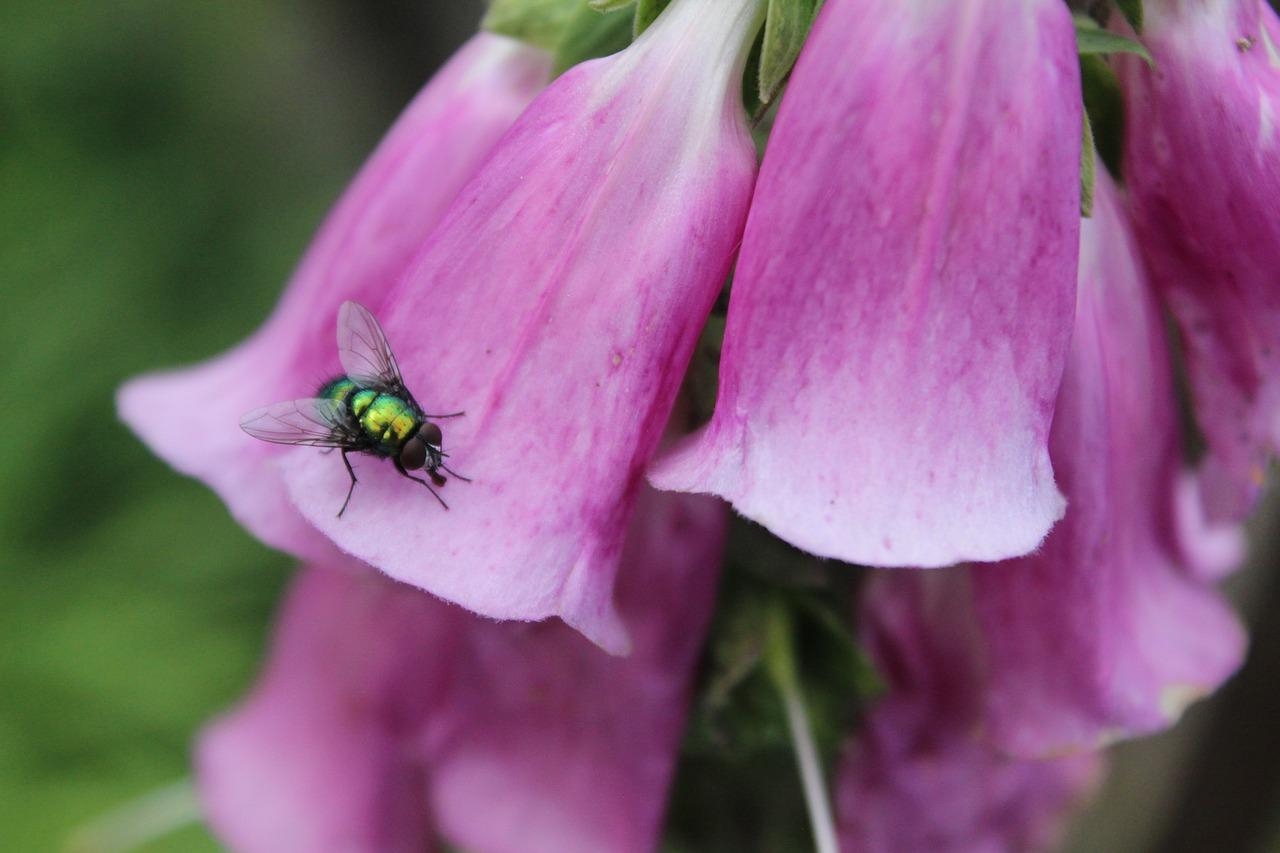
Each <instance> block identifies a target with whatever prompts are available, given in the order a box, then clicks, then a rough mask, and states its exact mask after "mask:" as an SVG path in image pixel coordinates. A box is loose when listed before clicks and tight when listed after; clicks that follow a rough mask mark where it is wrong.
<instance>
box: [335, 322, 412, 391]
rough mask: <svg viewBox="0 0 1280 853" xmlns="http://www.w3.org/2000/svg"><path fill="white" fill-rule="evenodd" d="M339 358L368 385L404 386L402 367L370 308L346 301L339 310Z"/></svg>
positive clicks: (358, 380) (359, 382) (357, 380)
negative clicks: (401, 375) (392, 352)
mask: <svg viewBox="0 0 1280 853" xmlns="http://www.w3.org/2000/svg"><path fill="white" fill-rule="evenodd" d="M338 358H340V359H341V360H342V369H343V370H344V371H346V374H347V376H349V377H351V379H353V380H355V383H356V384H357V385H360V386H361V387H364V388H377V387H386V388H395V389H402V388H404V379H402V378H401V377H400V366H399V365H398V364H396V357H395V356H394V355H392V354H391V346H390V344H388V343H387V336H386V335H384V334H383V333H382V327H381V326H379V325H378V321H377V320H376V319H374V316H373V315H372V314H370V313H369V309H367V308H365V307H364V306H363V305H359V304H357V303H355V302H344V303H342V307H341V308H339V309H338Z"/></svg>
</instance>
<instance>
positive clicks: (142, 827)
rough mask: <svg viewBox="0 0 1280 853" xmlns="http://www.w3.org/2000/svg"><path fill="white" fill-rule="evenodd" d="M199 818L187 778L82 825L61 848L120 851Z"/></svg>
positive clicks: (78, 852) (74, 852)
mask: <svg viewBox="0 0 1280 853" xmlns="http://www.w3.org/2000/svg"><path fill="white" fill-rule="evenodd" d="M200 819H201V812H200V804H199V802H198V801H197V799H196V794H195V789H194V787H193V786H192V784H191V781H190V780H189V779H181V780H179V781H177V782H174V783H172V784H169V785H165V786H164V787H163V788H157V789H155V790H153V791H148V792H147V793H145V794H143V795H142V796H140V797H138V798H136V799H133V800H130V801H128V802H126V803H123V804H122V805H120V806H118V807H116V808H115V809H113V810H112V811H110V812H108V813H107V814H105V815H102V816H101V817H98V818H96V819H95V820H93V821H91V822H89V823H88V824H85V825H84V826H82V827H80V829H78V830H77V831H76V832H75V833H74V834H73V835H72V836H71V838H70V839H68V840H67V844H66V847H65V848H64V849H65V850H66V851H67V853H124V851H128V850H136V849H138V848H139V847H141V846H143V845H144V844H148V843H150V842H152V841H155V840H157V839H159V838H161V837H163V836H166V835H168V834H170V833H172V832H177V831H178V830H179V829H183V828H184V827H186V826H189V825H191V824H193V823H197V822H199V821H200Z"/></svg>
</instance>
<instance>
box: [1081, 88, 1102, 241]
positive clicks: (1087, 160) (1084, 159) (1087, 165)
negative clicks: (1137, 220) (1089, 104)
mask: <svg viewBox="0 0 1280 853" xmlns="http://www.w3.org/2000/svg"><path fill="white" fill-rule="evenodd" d="M1082 118H1083V119H1084V121H1083V123H1082V125H1081V127H1082V130H1083V132H1084V139H1083V140H1081V144H1080V215H1081V216H1084V217H1086V218H1087V217H1090V216H1093V184H1094V181H1096V180H1097V177H1098V176H1097V172H1096V169H1097V167H1096V165H1095V163H1096V160H1095V158H1094V148H1093V128H1092V127H1091V126H1090V124H1089V113H1088V111H1084V112H1082Z"/></svg>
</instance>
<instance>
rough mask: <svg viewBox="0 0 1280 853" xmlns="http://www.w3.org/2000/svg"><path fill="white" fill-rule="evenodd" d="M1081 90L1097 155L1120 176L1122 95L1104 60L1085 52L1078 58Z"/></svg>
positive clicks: (1122, 128)
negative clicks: (1084, 54)
mask: <svg viewBox="0 0 1280 853" xmlns="http://www.w3.org/2000/svg"><path fill="white" fill-rule="evenodd" d="M1080 89H1081V91H1082V92H1083V93H1084V107H1085V109H1086V110H1087V111H1088V113H1089V126H1090V128H1091V129H1092V131H1093V145H1094V148H1095V149H1096V150H1097V152H1098V158H1099V159H1100V160H1101V161H1102V163H1103V164H1104V165H1105V166H1106V167H1107V169H1109V170H1110V172H1111V174H1112V175H1115V176H1116V177H1117V178H1119V177H1121V166H1122V157H1121V154H1122V152H1123V151H1124V94H1123V93H1122V92H1121V91H1120V81H1119V80H1118V79H1117V78H1116V72H1115V70H1114V69H1113V68H1112V67H1111V66H1110V65H1108V64H1107V61H1106V60H1105V59H1103V58H1102V57H1101V56H1093V55H1086V56H1082V57H1080Z"/></svg>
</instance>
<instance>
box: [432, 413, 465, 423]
mask: <svg viewBox="0 0 1280 853" xmlns="http://www.w3.org/2000/svg"><path fill="white" fill-rule="evenodd" d="M465 414H466V412H450V413H449V414H447V415H423V417H424V418H426V419H427V420H429V421H438V420H440V419H441V418H460V417H462V416H463V415H465Z"/></svg>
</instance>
